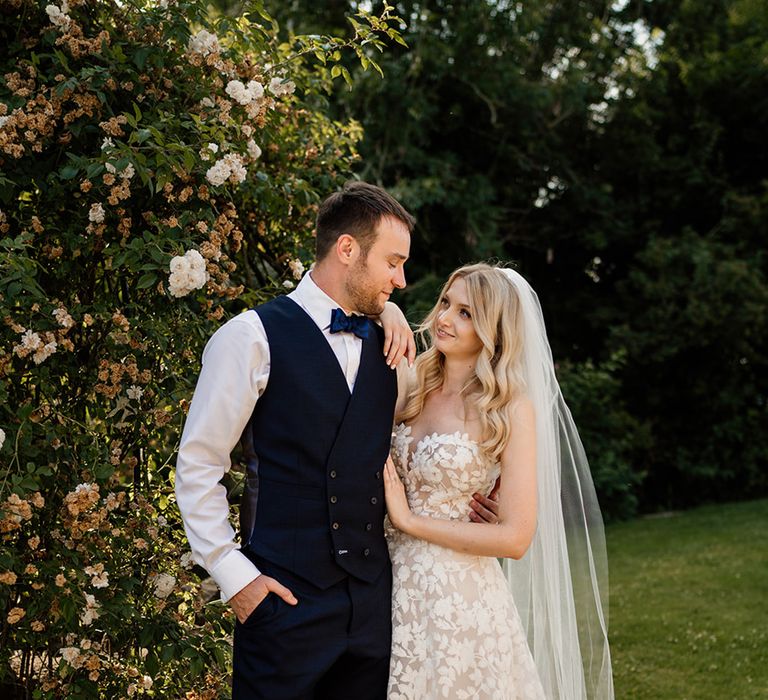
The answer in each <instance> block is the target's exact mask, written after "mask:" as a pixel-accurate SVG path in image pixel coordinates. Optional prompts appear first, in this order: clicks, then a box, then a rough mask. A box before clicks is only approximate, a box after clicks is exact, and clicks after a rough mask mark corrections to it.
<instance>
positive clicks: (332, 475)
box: [328, 469, 336, 479]
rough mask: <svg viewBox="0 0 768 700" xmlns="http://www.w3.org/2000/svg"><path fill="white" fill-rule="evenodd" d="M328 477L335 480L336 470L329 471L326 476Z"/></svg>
mask: <svg viewBox="0 0 768 700" xmlns="http://www.w3.org/2000/svg"><path fill="white" fill-rule="evenodd" d="M328 476H330V477H331V479H335V478H336V470H335V469H331V473H330V474H328Z"/></svg>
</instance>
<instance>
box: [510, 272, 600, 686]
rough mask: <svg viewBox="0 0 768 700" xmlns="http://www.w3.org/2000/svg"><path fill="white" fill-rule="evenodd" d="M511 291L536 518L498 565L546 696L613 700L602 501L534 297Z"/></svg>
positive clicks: (528, 291) (523, 288)
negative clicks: (529, 537) (531, 410)
mask: <svg viewBox="0 0 768 700" xmlns="http://www.w3.org/2000/svg"><path fill="white" fill-rule="evenodd" d="M497 269H499V270H500V271H501V272H502V273H504V275H506V277H507V278H508V279H509V281H510V282H511V284H512V285H513V286H514V288H515V290H516V291H517V294H518V297H519V300H520V310H521V313H522V321H523V333H524V336H525V337H524V342H523V374H524V377H525V382H526V390H527V393H528V396H529V398H530V399H531V401H532V402H533V405H534V407H535V411H536V442H537V480H538V524H537V530H536V534H535V536H534V538H533V542H532V543H531V546H530V548H529V549H528V551H527V552H526V554H525V556H524V557H522V558H521V559H520V560H517V561H515V560H511V559H505V560H504V563H503V567H504V571H505V573H506V576H507V580H508V582H509V585H510V588H511V590H512V594H513V596H514V599H515V603H516V605H517V609H518V612H519V613H520V617H521V619H522V622H523V627H524V629H525V631H526V634H527V635H528V643H529V645H530V648H531V652H532V653H533V658H534V661H535V663H536V668H537V670H538V672H539V676H540V678H541V682H542V684H543V686H544V692H545V695H546V697H547V699H548V700H613V697H614V694H613V677H612V674H611V656H610V650H609V648H608V567H607V559H606V550H605V533H604V530H603V519H602V516H601V514H600V507H599V506H598V503H597V497H596V495H595V488H594V484H593V483H592V477H591V474H590V471H589V465H588V463H587V458H586V455H585V454H584V448H583V447H582V444H581V440H580V439H579V433H578V431H577V430H576V426H575V424H574V422H573V418H572V417H571V412H570V411H569V410H568V407H567V406H566V405H565V401H564V400H563V395H562V393H561V391H560V386H559V384H558V382H557V378H556V376H555V368H554V364H553V362H552V350H551V349H550V347H549V341H548V340H547V333H546V328H545V325H544V317H543V315H542V312H541V305H540V304H539V299H538V297H537V296H536V293H535V292H534V291H533V289H532V288H531V286H530V285H529V284H528V282H526V280H525V279H524V278H523V277H522V276H521V275H520V274H519V273H517V272H515V271H514V270H511V269H508V268H497Z"/></svg>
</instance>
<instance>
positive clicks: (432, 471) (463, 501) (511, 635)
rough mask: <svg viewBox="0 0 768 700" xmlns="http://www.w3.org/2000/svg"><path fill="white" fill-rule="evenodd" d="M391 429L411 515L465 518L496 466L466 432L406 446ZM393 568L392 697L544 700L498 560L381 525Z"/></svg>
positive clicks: (405, 430)
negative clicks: (473, 500) (454, 549)
mask: <svg viewBox="0 0 768 700" xmlns="http://www.w3.org/2000/svg"><path fill="white" fill-rule="evenodd" d="M412 443H413V437H412V436H411V428H410V427H409V426H404V425H402V424H400V425H398V426H397V427H396V428H395V432H394V434H393V440H392V454H393V460H394V462H395V466H396V467H397V470H398V473H399V474H400V477H401V478H402V479H403V482H404V483H405V488H406V493H407V495H408V502H409V504H410V506H411V509H412V511H413V512H414V513H417V514H420V515H427V516H430V517H433V518H442V519H446V520H449V519H450V520H465V521H467V520H469V500H470V498H471V497H472V494H473V493H474V492H476V491H479V492H481V493H487V492H488V491H490V489H491V488H492V486H493V483H494V482H495V480H496V478H497V477H498V475H499V465H498V464H494V463H492V462H491V461H490V460H488V459H487V458H486V457H485V456H484V455H483V454H482V452H481V450H480V448H479V446H478V444H477V443H476V442H475V441H474V440H472V439H470V438H469V436H468V435H467V434H465V433H464V434H462V433H461V432H458V431H457V432H455V433H452V434H442V433H432V434H429V435H426V436H425V437H423V438H422V439H421V440H419V441H418V442H417V444H415V445H413V446H412ZM386 533H387V539H388V544H389V550H390V556H391V558H392V569H393V600H392V622H393V631H392V633H393V638H392V660H391V666H390V680H389V691H388V697H389V700H417V699H418V700H431V699H433V698H434V699H435V700H436V699H437V698H451V699H456V700H464V699H467V700H468V699H470V698H472V699H478V700H544V692H543V690H542V687H541V683H540V682H539V678H538V675H537V672H536V668H535V666H534V663H533V658H532V657H531V653H530V650H529V648H528V644H527V641H526V638H525V635H524V634H523V631H522V626H521V624H520V619H519V616H518V614H517V610H516V608H515V605H514V601H513V600H512V597H511V595H510V592H509V589H508V587H507V584H506V580H505V578H504V574H503V572H502V570H501V567H500V566H499V563H498V561H497V560H496V559H494V558H491V557H479V556H474V555H467V554H462V553H460V552H455V551H453V550H450V549H446V548H445V547H440V546H438V545H434V544H431V543H429V542H425V541H423V540H418V539H415V538H413V537H410V536H408V535H405V534H404V533H402V532H400V531H398V530H395V529H394V528H392V527H391V525H390V524H389V522H388V521H387V523H386Z"/></svg>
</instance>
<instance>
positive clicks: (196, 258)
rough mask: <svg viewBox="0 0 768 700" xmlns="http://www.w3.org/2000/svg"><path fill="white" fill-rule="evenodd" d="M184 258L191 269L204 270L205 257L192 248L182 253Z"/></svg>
mask: <svg viewBox="0 0 768 700" xmlns="http://www.w3.org/2000/svg"><path fill="white" fill-rule="evenodd" d="M184 258H185V259H186V261H187V262H188V263H189V266H190V267H191V268H192V269H193V270H205V258H203V256H202V255H200V252H199V251H197V250H195V249H194V248H192V249H190V250H188V251H187V252H186V253H184Z"/></svg>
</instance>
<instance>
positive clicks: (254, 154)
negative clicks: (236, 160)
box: [247, 139, 261, 160]
mask: <svg viewBox="0 0 768 700" xmlns="http://www.w3.org/2000/svg"><path fill="white" fill-rule="evenodd" d="M247 146H248V155H249V156H251V158H253V159H254V160H258V159H259V158H260V157H261V148H259V146H258V145H257V144H256V142H255V141H254V140H253V139H251V140H250V141H249V142H248V144H247Z"/></svg>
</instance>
